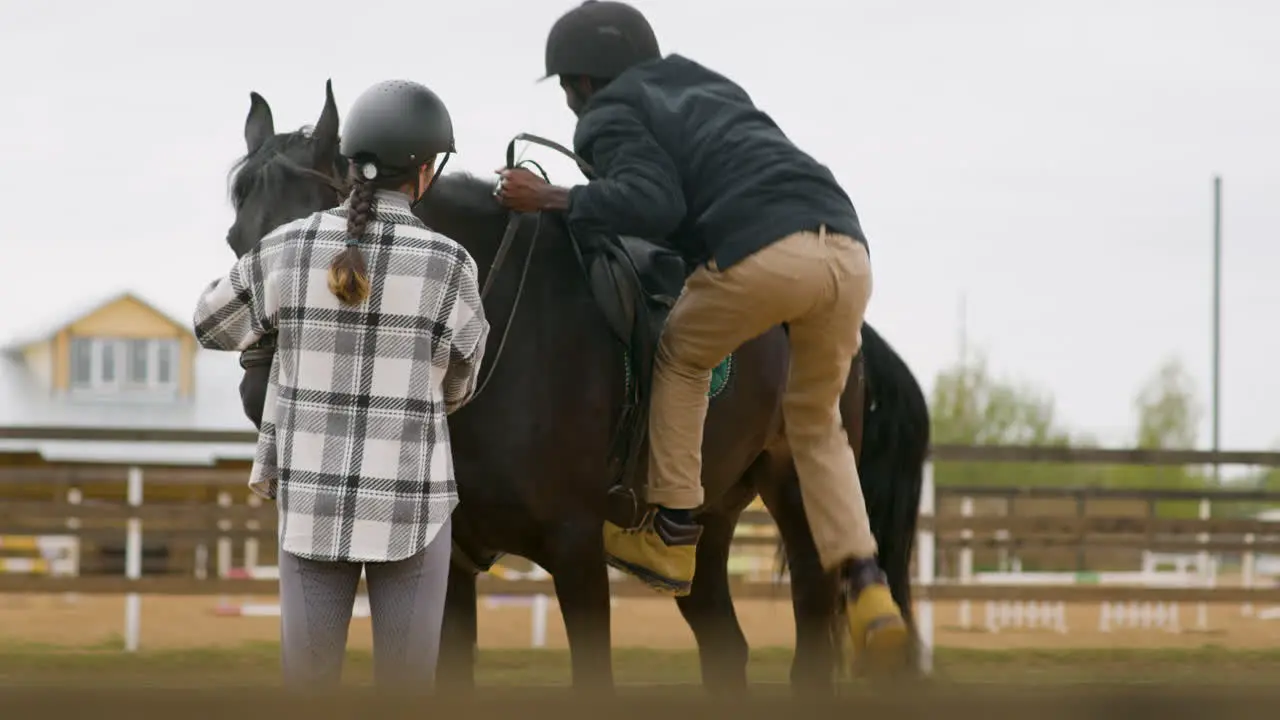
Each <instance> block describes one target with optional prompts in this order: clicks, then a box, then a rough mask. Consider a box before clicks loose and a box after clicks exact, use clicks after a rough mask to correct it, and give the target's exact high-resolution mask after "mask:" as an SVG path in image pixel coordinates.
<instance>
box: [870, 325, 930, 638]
mask: <svg viewBox="0 0 1280 720" xmlns="http://www.w3.org/2000/svg"><path fill="white" fill-rule="evenodd" d="M862 352H863V354H864V356H865V362H866V393H865V395H866V397H865V400H864V405H863V420H862V457H861V458H860V459H859V460H860V461H859V463H858V474H859V476H860V478H861V480H862V488H863V494H864V496H865V497H866V500H867V513H868V515H869V516H870V519H871V527H872V528H873V532H874V534H875V538H876V544H877V546H878V547H879V551H880V557H879V561H880V566H881V568H883V569H884V572H885V575H887V576H888V578H889V587H890V589H891V590H892V592H893V597H894V600H896V601H897V602H898V605H899V606H900V607H901V608H902V611H903V612H904V613H906V615H907V618H908V620H909V621H910V620H911V570H910V567H911V551H912V549H913V548H914V546H915V540H916V519H917V516H918V513H919V510H920V492H921V487H922V486H923V484H924V465H925V461H926V460H927V457H928V453H929V404H928V402H927V401H926V400H925V396H924V390H923V389H922V388H921V387H920V383H919V382H917V381H916V378H915V376H914V375H913V374H912V373H911V370H910V368H908V367H907V364H906V363H905V362H904V361H903V360H902V358H901V357H900V356H899V355H898V354H897V353H896V352H894V350H893V348H892V347H890V346H889V344H888V343H887V342H885V340H884V338H882V337H881V336H880V334H879V333H877V332H876V331H875V330H874V329H872V328H871V326H870V325H865V324H864V325H863V327H862Z"/></svg>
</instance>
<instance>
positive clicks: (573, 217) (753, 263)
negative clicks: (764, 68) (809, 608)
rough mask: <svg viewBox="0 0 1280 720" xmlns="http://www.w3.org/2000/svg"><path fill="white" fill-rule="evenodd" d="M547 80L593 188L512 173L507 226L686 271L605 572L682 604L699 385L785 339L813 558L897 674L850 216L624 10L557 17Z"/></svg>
mask: <svg viewBox="0 0 1280 720" xmlns="http://www.w3.org/2000/svg"><path fill="white" fill-rule="evenodd" d="M553 76H554V77H558V78H559V81H560V85H561V87H562V88H563V89H564V92H565V97H566V100H567V102H568V105H569V108H570V109H571V110H572V111H573V112H574V113H575V114H576V115H577V116H578V123H577V128H576V130H575V132H574V150H575V152H576V153H577V154H578V155H579V156H580V157H581V158H583V159H584V160H585V161H586V162H587V163H590V164H591V165H592V166H593V167H594V171H595V173H596V175H597V176H598V177H597V178H596V179H594V180H592V181H590V182H587V183H586V184H583V185H578V186H576V187H573V188H568V189H566V188H562V187H557V186H554V185H551V184H550V183H549V182H547V181H545V180H543V179H541V178H539V177H538V176H536V175H534V174H533V173H531V172H529V171H528V170H525V169H520V168H505V169H503V170H501V171H500V173H501V181H500V184H499V187H498V189H497V190H496V191H495V194H496V196H497V198H498V199H499V201H500V202H501V203H502V204H503V205H504V206H506V207H507V208H510V209H511V210H514V211H517V212H538V211H542V210H557V211H563V212H564V213H566V216H567V221H568V222H569V224H570V226H571V227H575V228H588V229H590V230H591V231H595V232H603V233H609V234H613V235H619V236H634V237H643V238H649V239H654V240H659V241H661V240H662V239H665V240H666V242H667V243H668V244H669V245H670V246H671V247H673V248H674V249H676V250H678V251H679V252H680V254H681V255H682V256H683V257H684V259H685V261H686V262H687V263H688V264H689V266H691V267H695V269H694V270H693V272H692V274H691V275H689V277H688V280H687V282H686V284H685V286H684V289H683V292H681V293H680V296H679V299H678V300H677V301H676V302H675V305H674V306H673V307H672V309H671V311H670V315H669V316H668V317H667V320H666V325H665V327H664V329H663V332H662V335H661V339H660V341H659V343H658V348H657V357H656V360H655V362H654V365H653V380H652V407H651V409H650V415H649V458H648V459H649V463H648V473H649V474H648V486H647V500H648V502H649V504H650V505H651V506H652V510H651V511H650V512H647V513H645V514H644V516H643V519H642V520H641V521H640V522H639V524H638V525H637V526H636V527H619V526H618V525H615V524H614V523H612V522H609V521H607V520H606V522H605V524H604V545H605V553H606V558H607V561H608V562H609V564H610V565H612V566H614V567H616V568H618V569H620V570H623V571H626V572H628V573H631V574H632V575H634V576H636V577H638V578H640V579H641V580H643V581H645V582H646V583H648V584H649V585H650V586H652V587H654V588H655V589H658V590H660V591H664V592H667V593H670V594H673V595H676V596H681V595H685V594H688V592H689V590H690V588H691V586H692V584H693V578H694V570H695V555H696V545H697V542H698V539H699V537H700V535H701V532H702V528H701V526H700V525H699V524H698V523H696V522H695V521H694V519H693V513H694V512H695V511H697V510H698V509H699V508H700V507H701V506H702V505H703V488H702V482H701V476H702V467H701V465H702V458H701V449H702V441H703V426H704V423H705V420H706V414H707V405H708V400H707V392H708V386H709V384H710V381H711V373H712V370H713V369H714V368H715V367H716V366H717V364H719V363H720V362H721V361H722V360H724V358H725V357H727V356H728V355H729V354H730V353H732V352H734V351H735V350H737V349H738V348H739V347H740V346H741V345H742V344H743V343H745V342H747V341H749V340H752V339H753V338H756V337H757V336H759V335H761V334H762V333H764V332H766V331H768V330H770V329H772V328H774V327H776V326H777V325H779V324H782V325H784V326H785V327H787V328H788V336H789V341H790V351H791V352H790V365H789V371H788V372H789V374H788V377H787V382H786V390H785V394H784V396H783V401H782V408H783V420H784V424H785V428H786V437H787V440H788V442H789V443H790V445H791V450H792V453H793V457H794V461H795V465H796V470H797V472H798V474H799V480H800V490H801V496H802V498H803V503H804V511H805V514H806V516H807V517H808V520H809V524H810V528H811V530H812V533H813V539H814V543H815V545H816V548H817V551H818V555H819V559H820V561H821V564H822V567H823V569H824V570H825V571H827V572H833V571H834V572H838V573H839V577H840V580H841V592H842V594H843V598H844V602H845V603H846V604H847V608H848V617H849V628H850V632H851V635H852V637H851V640H852V643H853V647H854V651H855V654H856V655H858V656H860V660H861V661H862V662H863V663H865V664H866V665H867V666H868V667H870V668H893V667H901V666H902V664H903V661H904V658H905V655H906V652H907V649H908V632H907V627H906V623H905V622H904V620H903V617H902V613H901V610H900V609H899V607H898V605H897V604H896V603H895V601H894V599H893V597H892V595H891V593H890V592H889V589H888V586H887V583H886V578H885V575H884V573H883V572H882V571H881V569H880V567H879V566H878V564H877V561H876V552H877V547H876V541H875V538H874V537H873V535H872V532H871V525H870V521H869V519H868V513H867V508H866V505H865V502H864V499H863V495H862V491H861V486H860V483H859V478H858V468H857V463H856V460H855V456H854V452H853V449H852V447H851V446H850V443H849V438H848V436H847V434H846V431H845V429H844V426H843V424H842V418H841V415H840V398H841V395H842V394H843V392H844V390H845V384H846V380H847V378H848V377H849V370H850V367H851V364H852V361H853V359H854V357H855V356H856V355H857V354H858V351H859V346H860V344H861V330H862V324H863V316H864V314H865V312H866V308H867V303H868V300H869V299H870V295H871V284H872V283H871V266H870V261H869V257H868V250H867V240H866V237H865V235H864V234H863V232H862V229H861V227H860V224H859V222H858V216H857V213H856V212H855V210H854V207H853V204H852V202H851V201H850V200H849V197H848V196H847V195H846V194H845V192H844V191H843V190H842V189H841V187H840V185H839V184H838V183H837V182H836V179H835V177H834V176H833V175H832V173H831V171H830V170H829V169H828V168H827V167H825V166H824V165H822V164H820V163H818V162H817V161H816V160H814V159H813V158H811V157H810V156H809V155H807V154H805V153H804V152H803V151H801V150H800V149H799V148H797V147H796V146H795V145H794V144H793V143H792V142H791V141H790V140H789V139H788V138H787V137H786V135H784V134H783V132H782V131H781V130H780V129H779V128H778V127H777V125H776V124H775V123H774V122H773V121H772V120H771V119H770V118H769V116H768V115H766V114H765V113H763V112H761V111H760V110H759V109H757V108H756V107H755V105H754V104H753V103H752V101H751V99H750V98H749V96H748V95H747V93H746V92H745V91H744V90H743V89H742V88H740V87H739V86H738V85H736V84H734V83H733V82H732V81H730V80H729V79H727V78H725V77H724V76H722V75H720V74H717V73H715V72H713V71H711V70H709V69H707V68H705V67H703V66H702V65H700V64H698V63H696V62H694V61H692V60H689V59H687V58H684V57H681V56H679V55H667V56H665V57H664V56H663V55H662V54H661V53H660V51H659V46H658V42H657V39H656V38H655V35H654V32H653V29H652V28H651V27H650V25H649V23H648V22H647V20H646V19H645V18H644V16H643V15H642V14H641V13H640V12H639V11H637V10H636V9H635V8H633V7H631V6H629V5H626V4H624V3H620V2H607V1H604V0H600V1H597V0H587V2H584V3H583V4H582V5H580V6H578V7H577V8H575V9H573V10H571V11H570V12H568V13H567V14H565V15H564V16H562V17H561V18H560V19H559V20H558V21H557V22H556V23H555V25H554V26H553V27H552V29H551V32H550V35H549V37H548V40H547V47H546V77H553Z"/></svg>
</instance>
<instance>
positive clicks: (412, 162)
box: [338, 80, 457, 174]
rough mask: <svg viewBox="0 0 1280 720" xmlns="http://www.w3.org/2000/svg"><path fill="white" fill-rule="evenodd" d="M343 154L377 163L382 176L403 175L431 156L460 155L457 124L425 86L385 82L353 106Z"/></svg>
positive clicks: (345, 130) (401, 81)
mask: <svg viewBox="0 0 1280 720" xmlns="http://www.w3.org/2000/svg"><path fill="white" fill-rule="evenodd" d="M338 152H340V153H342V155H343V156H344V157H346V158H348V159H351V160H354V161H357V162H369V161H372V162H373V163H374V165H375V166H377V168H378V169H379V170H380V171H385V172H396V171H400V172H403V171H406V170H409V169H411V168H414V167H417V166H418V165H421V164H422V163H423V162H425V161H426V160H427V159H428V158H430V157H432V156H435V155H439V154H441V153H454V152H457V150H456V149H455V146H454V139H453V119H452V118H450V117H449V109H448V108H446V107H445V105H444V101H442V100H441V99H440V97H439V96H438V95H436V94H435V93H434V92H432V91H431V90H430V89H429V88H427V87H426V86H424V85H420V84H418V83H415V82H412V81H409V80H387V81H385V82H380V83H378V84H377V85H374V86H373V87H371V88H369V89H368V90H365V91H364V92H363V93H361V94H360V96H359V97H357V98H356V100H355V102H354V103H352V105H351V110H350V112H348V113H347V119H346V123H345V125H344V127H343V129H342V141H341V144H340V145H339V147H338ZM380 174H381V173H380Z"/></svg>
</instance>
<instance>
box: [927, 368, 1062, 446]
mask: <svg viewBox="0 0 1280 720" xmlns="http://www.w3.org/2000/svg"><path fill="white" fill-rule="evenodd" d="M929 413H930V415H931V420H932V425H933V429H932V435H933V438H934V441H935V442H938V443H949V444H957V445H1066V444H1069V439H1070V438H1069V435H1068V434H1067V433H1065V432H1063V431H1061V430H1060V429H1059V428H1058V427H1057V426H1056V424H1055V423H1054V402H1053V396H1052V395H1050V394H1047V393H1044V392H1041V391H1038V390H1036V389H1035V388H1033V387H1030V386H1028V385H1025V384H1021V385H1017V384H1014V383H1011V382H1008V381H1004V380H998V379H996V378H993V377H992V376H991V374H990V372H989V370H988V368H987V363H986V358H985V357H984V356H981V355H980V356H978V357H977V358H976V359H975V360H973V361H961V362H960V363H958V364H956V365H955V366H953V367H951V368H948V369H946V370H943V371H942V372H940V373H938V376H937V378H936V379H935V381H934V386H933V399H932V401H931V402H930V404H929Z"/></svg>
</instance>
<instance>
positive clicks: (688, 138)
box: [569, 55, 866, 270]
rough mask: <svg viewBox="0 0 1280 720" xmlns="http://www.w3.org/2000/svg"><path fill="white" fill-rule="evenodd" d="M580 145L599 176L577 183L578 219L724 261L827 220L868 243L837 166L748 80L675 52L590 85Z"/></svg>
mask: <svg viewBox="0 0 1280 720" xmlns="http://www.w3.org/2000/svg"><path fill="white" fill-rule="evenodd" d="M573 144H574V150H575V152H577V153H578V155H580V156H582V158H583V159H584V160H586V161H587V162H588V163H591V164H592V165H593V166H594V168H595V170H596V173H597V174H598V175H599V179H597V180H593V181H592V182H590V183H588V184H586V185H579V186H577V187H574V188H572V189H571V190H570V192H569V221H570V222H571V223H574V224H582V225H584V226H589V227H594V228H598V229H601V230H608V231H612V232H614V233H617V234H620V235H633V236H636V237H643V238H646V239H649V240H653V241H658V242H665V243H667V244H669V245H671V246H673V247H675V248H676V249H677V250H679V251H680V252H681V254H683V255H684V256H685V258H686V260H688V261H690V262H705V261H706V260H708V259H711V258H714V259H715V261H716V265H717V266H718V267H719V269H721V270H725V269H727V268H729V267H730V266H732V265H733V264H734V263H736V262H738V261H739V260H741V259H743V258H745V257H747V256H748V255H751V254H752V253H754V252H756V251H757V250H759V249H761V248H763V247H765V246H767V245H769V244H770V243H772V242H774V241H777V240H781V239H782V238H784V237H786V236H787V235H790V234H792V233H795V232H799V231H802V230H817V229H818V226H819V225H822V224H825V225H826V226H827V228H828V229H829V230H831V231H833V232H838V233H842V234H844V235H848V236H850V237H853V238H855V239H857V240H859V241H861V242H863V243H865V242H866V237H865V236H864V235H863V234H862V228H861V226H860V224H859V223H858V215H857V213H856V212H855V211H854V209H853V203H852V202H851V201H850V200H849V197H848V195H846V194H845V192H844V190H842V189H841V188H840V185H839V184H838V183H837V182H836V179H835V177H834V176H833V175H832V174H831V171H830V170H829V169H827V167H826V166H825V165H822V164H821V163H819V162H817V161H816V160H814V159H813V158H811V157H810V156H809V155H807V154H806V153H804V152H803V151H802V150H800V149H799V148H797V147H796V146H795V145H793V144H792V143H791V141H790V140H788V139H787V136H786V135H784V134H783V133H782V131H781V130H780V129H778V126H777V125H775V124H774V122H773V120H771V119H770V118H769V116H768V115H766V114H765V113H763V112H761V111H760V110H758V109H756V107H755V105H754V104H753V103H752V102H751V98H750V97H749V96H748V95H747V93H746V92H745V91H744V90H743V89H742V88H741V87H739V86H738V85H736V84H735V83H734V82H732V81H731V80H729V79H727V78H725V77H724V76H722V75H720V74H718V73H715V72H713V71H711V70H709V69H707V68H705V67H703V66H702V65H699V64H698V63H696V62H693V61H692V60H689V59H687V58H684V57H681V56H680V55H669V56H667V57H665V58H662V59H659V60H652V61H649V62H646V63H643V64H641V65H637V66H635V67H633V68H631V69H629V70H627V71H626V72H624V73H623V74H622V75H620V76H619V77H618V78H616V79H615V80H614V81H613V82H611V83H609V85H607V86H606V87H605V88H604V89H603V90H601V91H600V92H598V93H596V94H595V95H593V96H592V97H591V99H590V101H589V102H588V103H587V105H586V108H585V110H584V112H583V113H582V116H581V117H580V118H579V119H578V127H577V130H576V131H575V132H574V138H573Z"/></svg>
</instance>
